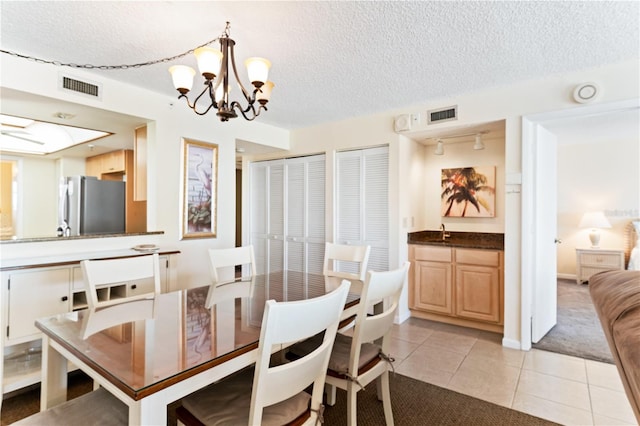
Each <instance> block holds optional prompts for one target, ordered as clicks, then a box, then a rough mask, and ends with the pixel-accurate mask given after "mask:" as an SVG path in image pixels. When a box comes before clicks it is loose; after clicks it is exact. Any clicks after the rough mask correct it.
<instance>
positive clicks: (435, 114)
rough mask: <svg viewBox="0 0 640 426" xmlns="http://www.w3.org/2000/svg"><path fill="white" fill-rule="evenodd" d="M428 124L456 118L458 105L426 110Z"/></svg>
mask: <svg viewBox="0 0 640 426" xmlns="http://www.w3.org/2000/svg"><path fill="white" fill-rule="evenodd" d="M427 117H428V124H434V123H440V122H443V121H451V120H457V119H458V105H454V106H451V107H446V108H440V109H432V110H430V111H427Z"/></svg>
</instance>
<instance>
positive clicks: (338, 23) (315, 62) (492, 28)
mask: <svg viewBox="0 0 640 426" xmlns="http://www.w3.org/2000/svg"><path fill="white" fill-rule="evenodd" d="M0 8H1V9H0V12H1V13H0V15H1V21H0V28H1V34H0V35H1V38H0V45H1V47H2V49H4V50H10V51H14V52H17V53H20V54H24V55H30V56H34V57H37V58H40V59H46V60H55V61H60V62H66V63H77V64H93V65H119V64H132V63H139V62H145V61H151V60H155V59H160V58H165V57H170V56H173V55H176V54H179V53H183V52H185V51H188V50H190V49H192V48H194V47H196V46H199V45H201V44H203V43H205V42H207V41H209V40H212V39H214V38H216V37H217V36H219V35H220V34H221V32H222V31H223V29H224V25H225V21H231V36H232V38H234V39H235V41H236V43H237V44H236V58H237V60H238V63H239V64H240V63H242V62H243V61H244V59H245V58H246V57H249V56H263V57H266V58H268V59H270V60H271V61H272V63H273V67H272V70H271V74H270V79H271V80H273V81H274V82H275V84H276V87H275V89H274V92H273V95H272V99H271V102H270V105H269V111H268V112H267V113H265V114H264V115H263V116H261V117H260V118H259V120H260V121H262V122H265V123H269V124H273V125H276V126H279V127H283V128H289V129H293V128H299V127H306V126H311V125H315V124H320V123H324V122H329V121H335V120H340V119H344V118H348V117H353V116H358V115H366V114H372V113H376V112H381V111H385V110H389V109H394V108H402V107H408V106H411V105H414V104H421V103H426V102H428V101H429V100H431V99H435V98H441V97H448V96H453V95H457V94H461V93H466V92H470V91H475V90H478V89H482V88H487V87H492V86H498V85H504V84H508V83H512V82H515V81H519V80H525V79H531V78H538V77H542V76H546V75H551V74H557V73H562V72H567V71H573V70H580V69H586V68H591V67H596V66H599V65H602V64H607V63H615V62H620V61H625V60H629V59H634V58H638V57H639V56H640V47H639V43H640V42H639V40H640V32H639V26H640V24H639V19H640V18H639V16H640V2H637V1H634V2H624V1H613V2H600V1H588V2H573V1H572V2H568V1H544V2H533V1H527V2H524V1H522V2H451V1H446V2H444V1H443V2H434V1H425V2H418V1H413V2H399V1H398V2H344V1H340V2H337V1H323V2H307V1H304V2H302V1H300V2H293V1H290V2H273V1H261V2H241V1H234V2H186V1H157V2H142V1H136V2H133V1H131V2H129V1H126V2H125V1H119V2H106V1H105V2H83V1H27V2H25V1H7V0H2V2H0ZM175 63H185V64H189V65H192V66H194V67H195V61H193V60H192V58H184V59H183V60H179V61H175V62H172V63H166V64H159V65H152V66H147V67H142V68H138V69H128V70H120V71H95V72H96V73H98V74H99V75H104V76H108V77H110V78H113V79H116V80H122V81H125V82H128V83H132V84H135V85H137V86H141V87H145V88H148V89H150V90H153V91H156V92H160V93H164V94H167V96H177V95H176V93H177V92H175V90H174V89H173V86H172V84H171V79H170V76H169V73H168V72H167V69H168V67H169V66H170V65H171V64H175ZM241 68H243V67H241ZM239 71H240V70H239ZM240 73H241V74H243V75H242V77H244V73H243V72H242V71H240ZM197 84H199V83H198V79H196V84H194V87H198V86H197ZM212 119H213V117H212Z"/></svg>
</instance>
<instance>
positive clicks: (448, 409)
mask: <svg viewBox="0 0 640 426" xmlns="http://www.w3.org/2000/svg"><path fill="white" fill-rule="evenodd" d="M69 380H70V383H69V396H70V397H72V396H78V395H80V394H82V393H84V392H89V391H90V390H91V382H90V381H89V380H88V378H87V377H86V376H85V375H84V374H82V373H73V374H72V375H71V377H70V379H69ZM39 399H40V389H39V388H37V387H36V388H34V389H32V390H30V391H29V392H26V393H24V394H22V395H19V396H15V397H13V398H10V399H7V400H5V401H4V403H3V404H2V415H1V423H2V425H8V424H11V423H12V422H14V421H16V420H19V419H21V418H23V417H26V416H27V415H29V414H31V413H34V412H36V411H37V410H38V409H39ZM391 400H392V405H393V413H394V420H395V424H396V425H399V426H402V425H407V426H408V425H415V426H418V425H420V426H423V425H465V426H467V425H468V426H476V425H477V426H482V425H487V426H494V425H553V424H555V423H551V422H547V421H546V420H542V419H539V418H537V417H533V416H530V415H528V414H524V413H520V412H518V411H515V410H511V409H509V408H505V407H502V406H499V405H495V404H491V403H489V402H485V401H481V400H479V399H476V398H472V397H470V396H466V395H462V394H459V393H457V392H453V391H450V390H447V389H443V388H440V387H437V386H434V385H430V384H428V383H424V382H421V381H418V380H414V379H411V378H409V377H405V376H402V375H400V374H395V375H392V377H391ZM345 403H346V393H345V392H344V391H340V390H338V392H337V403H336V405H334V406H333V407H326V409H325V414H324V418H325V423H324V424H325V425H327V426H331V425H346V423H347V420H346V413H347V411H346V405H345ZM176 406H177V403H176V404H173V405H172V406H170V407H169V412H168V418H169V419H168V420H169V421H168V424H169V425H175V424H176V420H175V413H174V410H175V407H176ZM384 424H385V422H384V412H383V409H382V403H381V402H379V401H378V400H377V397H376V389H375V383H372V384H370V385H369V386H367V388H366V390H365V391H361V392H359V393H358V426H370V425H371V426H372V425H384ZM69 426H76V425H69Z"/></svg>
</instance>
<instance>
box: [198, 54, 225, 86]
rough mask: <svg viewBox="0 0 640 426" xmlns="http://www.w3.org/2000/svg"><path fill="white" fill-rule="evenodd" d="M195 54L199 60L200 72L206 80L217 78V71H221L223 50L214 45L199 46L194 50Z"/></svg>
mask: <svg viewBox="0 0 640 426" xmlns="http://www.w3.org/2000/svg"><path fill="white" fill-rule="evenodd" d="M193 54H194V55H195V57H196V60H197V61H198V69H199V70H200V74H202V76H203V77H204V78H205V79H206V80H213V79H214V78H216V73H218V72H220V64H221V63H222V52H221V51H219V50H217V49H214V48H212V47H199V48H197V49H196V50H194V51H193Z"/></svg>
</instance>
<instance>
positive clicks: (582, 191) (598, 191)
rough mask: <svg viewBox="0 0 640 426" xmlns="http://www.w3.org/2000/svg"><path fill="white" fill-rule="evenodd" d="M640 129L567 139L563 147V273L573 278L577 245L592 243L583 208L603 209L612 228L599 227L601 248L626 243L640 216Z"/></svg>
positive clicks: (560, 156)
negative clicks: (626, 134) (591, 139)
mask: <svg viewBox="0 0 640 426" xmlns="http://www.w3.org/2000/svg"><path fill="white" fill-rule="evenodd" d="M639 207H640V129H638V135H636V137H635V138H628V139H616V138H612V139H611V140H609V141H607V142H606V143H589V144H585V143H580V141H576V140H570V141H564V142H562V143H561V144H560V145H559V146H558V236H559V237H560V239H561V240H562V244H560V245H559V246H558V275H559V276H560V277H566V278H574V277H575V274H576V253H575V249H576V248H587V247H590V245H591V242H590V241H589V232H590V230H589V229H580V228H578V224H579V223H580V219H581V218H582V215H583V213H585V212H588V211H595V210H602V211H604V212H605V215H606V216H607V219H608V220H609V222H610V223H611V226H612V228H611V229H602V230H601V231H600V235H601V238H600V247H601V248H604V249H618V250H622V249H624V248H625V227H626V226H627V224H628V223H629V221H630V220H631V219H633V218H638V217H640V211H638V209H639Z"/></svg>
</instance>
